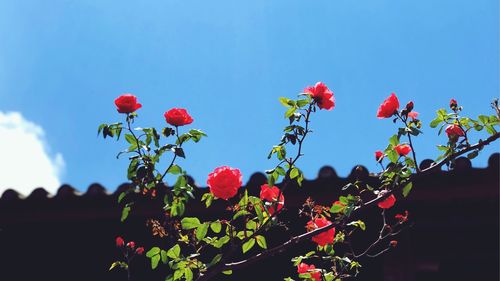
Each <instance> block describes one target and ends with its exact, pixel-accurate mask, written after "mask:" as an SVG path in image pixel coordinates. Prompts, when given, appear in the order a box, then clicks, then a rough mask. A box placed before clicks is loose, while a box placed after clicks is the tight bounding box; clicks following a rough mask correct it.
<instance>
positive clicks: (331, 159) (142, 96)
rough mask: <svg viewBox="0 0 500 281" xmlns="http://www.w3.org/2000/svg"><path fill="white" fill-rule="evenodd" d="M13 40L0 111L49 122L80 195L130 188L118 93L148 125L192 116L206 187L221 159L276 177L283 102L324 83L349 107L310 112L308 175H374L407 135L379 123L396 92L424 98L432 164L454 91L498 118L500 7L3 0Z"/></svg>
mask: <svg viewBox="0 0 500 281" xmlns="http://www.w3.org/2000/svg"><path fill="white" fill-rule="evenodd" d="M49 3H50V4H49ZM0 38H1V44H0V112H19V113H20V114H22V116H23V118H25V119H26V120H29V121H30V122H33V123H35V124H37V125H38V126H40V127H41V128H43V132H44V135H43V142H44V144H45V149H46V151H47V153H48V155H49V157H52V158H54V157H56V154H57V155H62V157H63V159H64V171H62V172H60V173H59V175H58V176H59V179H60V181H62V182H64V183H69V184H71V185H73V186H75V187H76V188H77V189H80V190H86V189H87V187H88V185H89V184H91V183H93V182H99V183H102V184H103V185H105V186H106V187H107V188H108V189H110V190H112V189H114V188H115V187H116V186H117V185H118V184H119V183H122V182H124V181H125V180H126V174H125V173H126V165H127V161H126V159H120V160H116V159H115V155H116V152H117V151H119V150H120V149H121V148H122V146H121V145H120V144H119V143H118V144H117V143H114V142H111V141H108V140H106V141H104V140H102V139H100V138H97V137H96V128H97V126H98V125H99V124H100V123H104V122H113V121H118V120H120V118H121V117H122V116H120V115H119V114H118V113H117V112H116V110H115V107H114V104H113V100H114V99H115V98H116V97H117V96H119V95H120V94H122V93H124V92H131V93H134V94H135V95H136V96H138V98H139V100H140V102H141V103H142V104H143V108H142V109H140V110H139V111H138V113H139V114H140V119H139V120H138V123H137V125H138V126H151V125H152V126H157V127H162V126H164V119H163V112H164V111H166V110H168V109H170V108H172V107H184V108H187V109H188V111H189V112H190V113H191V115H192V116H193V118H194V119H195V121H194V123H193V124H192V126H191V127H192V128H200V129H202V130H204V131H205V132H207V134H208V135H209V138H207V139H204V140H203V141H202V142H200V143H199V144H196V145H188V146H186V153H187V156H188V157H187V159H186V160H183V161H182V162H181V163H180V164H181V165H183V166H184V167H185V168H186V169H187V170H188V171H189V173H190V174H191V175H193V176H194V178H195V179H196V181H197V182H198V183H200V184H201V185H204V184H205V181H206V175H207V174H208V173H209V172H211V171H212V170H213V169H214V168H215V167H217V166H220V165H230V166H233V167H238V168H240V169H241V170H242V172H243V174H244V176H245V179H247V178H248V177H249V176H250V175H251V174H252V173H253V172H256V171H263V170H266V169H269V168H271V167H272V166H273V165H274V163H275V162H273V161H269V160H267V158H266V156H267V153H268V151H269V149H270V148H271V147H272V145H274V144H276V143H277V142H278V141H279V138H280V135H281V129H282V127H283V126H285V125H286V120H285V119H283V118H282V115H283V107H282V106H281V105H280V104H279V102H278V98H279V97H280V96H288V97H294V96H295V95H296V94H298V93H299V92H301V90H302V89H303V88H304V87H305V86H308V85H312V84H314V83H315V82H317V81H323V82H325V83H326V84H327V85H328V86H329V87H330V88H331V89H332V90H333V91H334V93H335V97H336V100H337V106H336V108H335V109H334V110H333V111H321V112H319V113H317V114H316V115H315V116H314V117H313V123H312V128H313V130H314V133H313V134H312V135H311V137H310V138H309V139H308V140H307V144H306V146H305V152H306V155H305V157H304V158H303V159H302V161H301V162H300V163H299V166H300V167H301V168H302V169H303V170H304V172H305V175H306V178H315V177H316V174H317V171H318V170H319V168H320V167H322V166H324V165H330V166H333V167H334V168H335V169H336V170H337V173H338V174H339V175H341V176H346V175H347V174H348V173H349V171H350V170H351V169H352V168H353V167H354V165H356V164H363V165H365V166H366V167H368V168H369V169H370V170H372V171H375V170H376V165H375V163H374V161H373V152H374V151H375V150H377V149H381V148H383V147H385V145H386V143H387V139H388V138H389V137H390V135H391V134H393V132H394V130H395V126H394V125H393V124H392V122H390V121H389V120H379V119H377V118H375V114H376V110H377V107H378V105H379V104H380V103H381V102H382V101H383V100H384V99H385V98H386V97H387V96H388V95H389V94H390V93H391V92H396V94H397V95H398V96H399V98H400V100H401V103H403V104H404V103H406V102H407V101H408V100H410V99H411V100H413V101H414V103H415V110H416V111H418V112H420V114H421V115H420V116H421V120H423V122H424V123H425V124H426V125H425V127H424V129H423V130H424V135H423V136H421V137H419V138H418V139H417V140H416V144H415V145H416V151H417V153H418V158H419V159H424V158H435V157H436V156H437V155H438V154H437V153H438V151H437V150H436V149H435V144H438V143H445V142H446V139H445V137H444V136H441V137H438V136H437V132H436V131H435V130H432V129H430V128H429V127H428V123H429V122H430V120H432V119H433V118H434V115H435V113H434V111H435V110H436V109H438V108H442V107H446V106H447V104H448V102H449V99H450V98H452V97H453V98H455V99H457V100H458V101H459V102H460V103H461V104H463V105H464V106H465V110H466V111H465V112H466V113H467V114H470V115H472V116H477V115H478V114H481V113H488V114H489V113H491V112H492V111H491V109H490V107H489V103H490V101H491V99H492V98H494V97H497V96H498V93H499V92H500V89H499V80H498V78H499V7H498V1H496V0H477V1H456V0H444V1H431V0H423V1H401V0H385V1H382V0H370V1H355V2H353V1H347V0H338V1H331V0H328V1H291V0H286V1H264V0H262V1H261V0H253V1H187V0H182V1H180V0H179V1H172V0H161V1H98V0H96V1H90V0H87V1H86V0H81V1H69V0H67V1H62V0H52V1H50V2H47V1H35V0H26V1H6V0H3V1H0ZM485 136H486V135H483V136H482V137H485ZM475 139H477V138H475ZM498 148H499V147H498V145H495V146H494V147H489V148H486V149H485V150H484V153H483V155H482V156H481V157H479V158H478V159H476V160H475V164H474V165H475V166H479V167H482V166H485V165H486V161H487V158H488V156H489V155H490V154H491V153H493V152H496V151H498ZM8 150H13V151H22V150H23V147H22V146H21V145H18V146H14V147H12V148H8ZM0 157H2V152H1V151H0ZM4 157H5V155H4ZM24 161H27V162H29V161H32V160H31V159H30V157H29V156H27V157H26V159H25V160H24ZM35 164H36V163H35ZM23 174H30V171H23ZM35 178H36V177H35ZM0 180H1V179H0ZM0 184H1V182H0Z"/></svg>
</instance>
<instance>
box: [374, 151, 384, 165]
mask: <svg viewBox="0 0 500 281" xmlns="http://www.w3.org/2000/svg"><path fill="white" fill-rule="evenodd" d="M382 159H384V153H383V152H382V151H380V150H377V151H375V161H377V162H380V161H382Z"/></svg>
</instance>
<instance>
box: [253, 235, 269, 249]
mask: <svg viewBox="0 0 500 281" xmlns="http://www.w3.org/2000/svg"><path fill="white" fill-rule="evenodd" d="M255 240H257V245H259V246H260V247H261V248H262V249H267V243H266V237H264V236H262V235H257V236H255Z"/></svg>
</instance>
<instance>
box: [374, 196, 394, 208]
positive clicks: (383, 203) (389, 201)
mask: <svg viewBox="0 0 500 281" xmlns="http://www.w3.org/2000/svg"><path fill="white" fill-rule="evenodd" d="M394 203H396V197H395V196H394V194H391V196H389V197H387V198H386V199H384V201H380V202H378V207H379V208H381V209H389V208H391V207H392V206H394Z"/></svg>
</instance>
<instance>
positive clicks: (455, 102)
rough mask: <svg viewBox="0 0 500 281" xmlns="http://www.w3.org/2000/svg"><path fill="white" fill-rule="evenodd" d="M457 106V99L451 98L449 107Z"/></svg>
mask: <svg viewBox="0 0 500 281" xmlns="http://www.w3.org/2000/svg"><path fill="white" fill-rule="evenodd" d="M457 106H458V103H457V100H455V99H451V100H450V108H451V109H454V108H456V107H457Z"/></svg>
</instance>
